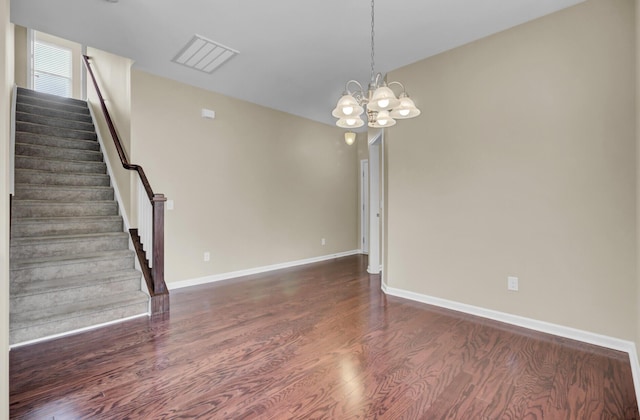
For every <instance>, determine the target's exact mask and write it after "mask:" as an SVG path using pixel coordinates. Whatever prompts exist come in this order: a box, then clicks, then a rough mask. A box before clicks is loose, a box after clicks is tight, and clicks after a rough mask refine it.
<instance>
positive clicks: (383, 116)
mask: <svg viewBox="0 0 640 420" xmlns="http://www.w3.org/2000/svg"><path fill="white" fill-rule="evenodd" d="M373 3H374V0H371V81H370V82H369V89H368V90H367V91H366V92H365V90H364V88H363V87H362V85H361V84H360V83H359V82H358V81H357V80H349V81H348V82H347V84H346V85H345V88H344V92H343V94H342V96H341V97H340V99H339V100H338V104H337V105H336V107H335V109H334V110H333V111H332V112H331V115H333V116H334V117H336V118H337V119H338V121H337V122H336V125H337V126H338V127H342V128H358V127H362V126H363V125H364V121H363V120H362V117H361V115H362V114H363V113H364V112H365V108H366V113H367V124H368V125H369V127H373V128H385V127H391V126H393V125H395V123H396V120H397V119H406V118H413V117H417V116H418V115H420V110H419V109H418V108H416V105H415V104H414V103H413V101H412V100H411V98H409V95H408V94H407V92H406V90H405V88H404V85H403V84H402V83H400V82H390V83H388V84H387V83H386V81H385V80H384V77H383V76H382V74H381V73H375V71H374V64H375V60H374V57H375V54H374V34H375V31H374V16H375V13H374V4H373ZM391 86H399V87H400V89H402V91H401V92H400V95H398V96H397V97H396V95H395V93H394V92H393V90H391ZM350 88H351V89H353V90H351V89H350Z"/></svg>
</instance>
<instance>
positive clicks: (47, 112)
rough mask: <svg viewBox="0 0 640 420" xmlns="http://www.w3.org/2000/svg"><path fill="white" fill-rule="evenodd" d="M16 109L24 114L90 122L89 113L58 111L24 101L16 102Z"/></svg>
mask: <svg viewBox="0 0 640 420" xmlns="http://www.w3.org/2000/svg"><path fill="white" fill-rule="evenodd" d="M16 111H18V112H23V113H26V114H34V115H41V116H43V117H52V118H58V119H62V120H71V121H78V122H83V123H91V122H92V121H91V115H88V114H79V113H77V112H68V111H59V110H57V109H54V108H45V107H40V106H36V105H31V104H26V103H16Z"/></svg>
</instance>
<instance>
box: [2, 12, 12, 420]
mask: <svg viewBox="0 0 640 420" xmlns="http://www.w3.org/2000/svg"><path fill="white" fill-rule="evenodd" d="M13 42H14V41H13V25H12V24H10V23H9V0H0V45H2V48H0V51H2V53H1V54H0V97H1V98H2V99H1V100H0V232H1V234H0V419H8V418H9V146H10V141H9V139H10V128H9V122H10V108H9V104H10V103H11V94H12V93H11V90H12V85H13V83H14V76H13Z"/></svg>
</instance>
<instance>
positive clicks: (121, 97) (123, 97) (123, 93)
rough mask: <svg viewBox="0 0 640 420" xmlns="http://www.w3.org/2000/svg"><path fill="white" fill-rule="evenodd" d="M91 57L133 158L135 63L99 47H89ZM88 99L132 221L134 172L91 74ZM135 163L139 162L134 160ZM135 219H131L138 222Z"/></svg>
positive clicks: (125, 143) (110, 109)
mask: <svg viewBox="0 0 640 420" xmlns="http://www.w3.org/2000/svg"><path fill="white" fill-rule="evenodd" d="M87 55H88V56H89V57H90V62H91V68H92V69H93V72H94V74H95V76H96V79H97V80H98V86H99V87H100V90H101V91H102V96H103V97H104V101H105V103H106V105H107V109H108V110H109V114H110V115H111V119H112V120H113V122H114V124H115V126H116V130H117V132H118V136H119V137H120V140H121V142H122V145H123V147H124V149H125V152H126V153H127V155H128V157H129V161H130V162H133V161H132V160H131V65H132V64H133V62H132V61H131V60H130V59H128V58H124V57H120V56H117V55H114V54H110V53H107V52H104V51H101V50H98V49H96V48H87ZM87 98H88V100H89V102H90V103H91V106H92V108H93V110H94V113H95V116H96V120H97V123H98V130H99V131H100V134H101V136H102V140H103V142H104V145H105V148H106V152H107V155H108V156H109V160H110V162H111V165H112V170H113V171H114V175H115V184H116V185H117V187H118V190H119V191H120V195H121V197H122V204H123V207H124V209H125V212H126V213H127V216H128V217H129V219H130V220H131V219H132V217H133V212H132V206H131V193H132V188H131V182H132V179H133V177H132V175H131V171H128V170H126V169H124V168H123V167H122V165H121V164H120V158H119V157H118V152H117V151H116V148H115V146H114V143H113V140H112V138H111V134H110V132H109V129H108V127H107V124H106V121H105V119H104V115H103V113H102V109H101V107H100V101H99V100H98V96H97V94H96V91H95V88H94V87H93V82H92V81H91V79H90V77H89V75H88V74H87ZM133 163H135V162H133ZM134 221H135V220H131V222H132V223H134Z"/></svg>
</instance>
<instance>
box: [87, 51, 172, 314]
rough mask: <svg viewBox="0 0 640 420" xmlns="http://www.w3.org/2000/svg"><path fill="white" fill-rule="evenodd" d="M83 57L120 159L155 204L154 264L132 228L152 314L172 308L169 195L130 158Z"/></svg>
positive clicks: (151, 202)
mask: <svg viewBox="0 0 640 420" xmlns="http://www.w3.org/2000/svg"><path fill="white" fill-rule="evenodd" d="M82 59H83V61H84V64H85V67H86V69H87V72H88V73H89V76H90V77H91V81H92V82H93V87H94V88H95V91H96V94H97V96H98V99H99V101H100V108H102V113H103V114H104V118H105V121H106V123H107V127H108V128H109V133H110V134H111V138H112V139H113V143H114V145H115V148H116V150H117V152H118V157H119V158H120V163H122V167H123V168H124V169H127V170H129V171H135V172H136V173H137V174H138V176H139V178H140V182H141V183H142V186H143V187H144V190H145V192H146V195H147V197H148V198H149V202H150V204H151V207H152V216H151V217H152V220H153V221H152V235H151V236H152V240H151V242H152V251H151V255H152V257H151V258H150V259H151V261H153V263H152V264H150V261H149V259H147V257H146V253H145V251H144V244H143V243H142V241H141V238H140V235H139V234H138V229H129V233H130V234H131V238H132V241H133V245H134V248H135V251H136V255H137V257H138V261H139V262H140V266H141V268H142V273H143V275H144V278H145V280H146V283H147V287H148V289H149V294H150V295H151V314H152V315H155V314H160V313H165V312H169V290H168V288H167V285H166V283H165V281H164V203H165V201H167V199H166V197H165V196H164V194H160V193H154V192H153V189H152V188H151V184H150V183H149V180H148V179H147V175H146V174H145V172H144V169H143V168H142V166H140V165H136V164H132V163H130V162H129V159H128V158H127V154H126V152H125V150H124V147H122V142H121V141H120V136H119V135H118V131H117V130H116V127H115V125H114V123H113V120H112V119H111V115H110V114H109V110H108V109H107V105H106V104H105V100H104V97H103V96H102V92H101V90H100V87H99V86H98V81H97V80H96V77H95V75H94V73H93V70H92V69H91V63H90V62H89V60H90V57H89V56H87V55H84V54H83V55H82Z"/></svg>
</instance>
